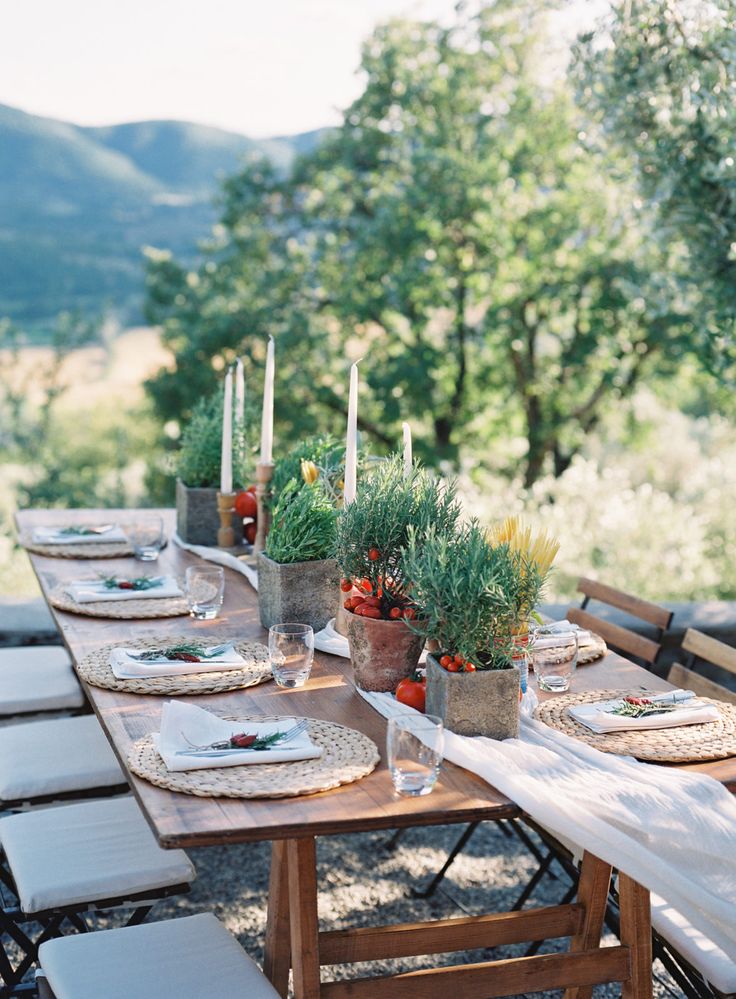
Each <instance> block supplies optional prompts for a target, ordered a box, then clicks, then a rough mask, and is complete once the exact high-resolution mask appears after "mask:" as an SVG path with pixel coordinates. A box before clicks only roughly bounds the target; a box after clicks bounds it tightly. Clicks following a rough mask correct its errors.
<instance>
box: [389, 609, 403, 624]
mask: <svg viewBox="0 0 736 999" xmlns="http://www.w3.org/2000/svg"><path fill="white" fill-rule="evenodd" d="M388 616H389V617H390V618H391V620H392V621H397V620H398V619H399V618H400V617H401V608H400V607H392V608H391V610H390V611H389V612H388Z"/></svg>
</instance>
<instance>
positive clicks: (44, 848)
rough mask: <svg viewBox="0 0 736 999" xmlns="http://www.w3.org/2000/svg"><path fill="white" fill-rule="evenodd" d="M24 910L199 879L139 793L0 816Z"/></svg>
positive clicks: (4, 844) (0, 832) (4, 843)
mask: <svg viewBox="0 0 736 999" xmlns="http://www.w3.org/2000/svg"><path fill="white" fill-rule="evenodd" d="M0 844H1V845H2V847H3V849H4V851H5V855H6V858H7V862H8V866H9V867H10V870H11V871H12V873H13V877H14V879H15V885H16V889H17V891H18V897H19V899H20V906H21V909H22V910H23V912H26V913H32V912H41V911H43V910H45V909H53V908H57V907H62V906H68V905H77V904H78V903H81V902H92V901H97V900H100V899H106V898H117V897H120V896H127V895H132V894H137V893H140V892H146V891H149V890H153V891H155V890H156V889H159V888H163V887H166V886H169V885H176V884H182V883H184V882H189V881H191V880H193V878H194V876H195V872H194V868H193V867H192V865H191V863H190V862H189V858H188V857H187V855H186V854H185V853H184V851H183V850H162V849H161V847H160V846H159V845H158V844H157V842H156V840H155V839H154V836H153V833H152V832H151V830H150V829H149V827H148V824H147V823H146V820H145V819H144V818H143V814H142V813H141V810H140V808H139V807H138V805H137V804H136V802H135V800H134V799H133V798H108V799H105V800H102V801H83V802H79V803H77V804H73V805H63V806H61V807H58V808H40V809H36V810H35V811H32V812H23V813H21V814H18V815H8V816H6V817H5V818H0Z"/></svg>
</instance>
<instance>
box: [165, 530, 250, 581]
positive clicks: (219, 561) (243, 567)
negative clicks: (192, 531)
mask: <svg viewBox="0 0 736 999" xmlns="http://www.w3.org/2000/svg"><path fill="white" fill-rule="evenodd" d="M174 544H175V545H178V546H179V547H180V548H183V549H184V551H185V552H191V553H192V554H193V555H198V556H199V557H200V558H203V559H204V560H205V561H206V562H214V563H216V565H224V566H226V567H227V568H228V569H235V571H236V572H239V573H241V574H242V575H243V576H245V578H246V579H247V580H248V582H249V583H250V585H251V586H252V587H253V589H254V590H256V591H257V590H258V570H257V569H255V568H254V567H253V566H252V565H248V563H247V562H244V561H243V559H242V558H240V557H238V556H237V555H231V554H230V552H224V551H223V550H222V549H221V548H208V547H207V546H206V545H190V544H189V543H188V542H187V541H182V539H181V538H180V537H179V535H178V534H174Z"/></svg>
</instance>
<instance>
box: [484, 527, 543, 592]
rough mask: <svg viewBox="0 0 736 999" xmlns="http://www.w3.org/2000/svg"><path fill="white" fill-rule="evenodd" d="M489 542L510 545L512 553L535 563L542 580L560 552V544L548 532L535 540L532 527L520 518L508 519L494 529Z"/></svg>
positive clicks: (541, 532)
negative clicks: (516, 553)
mask: <svg viewBox="0 0 736 999" xmlns="http://www.w3.org/2000/svg"><path fill="white" fill-rule="evenodd" d="M489 540H490V541H491V543H492V544H494V545H504V544H506V545H508V546H509V548H510V549H511V551H513V552H518V553H519V554H520V555H522V556H523V558H524V561H525V562H527V563H534V565H535V566H536V567H537V571H538V573H539V575H540V576H541V577H542V578H544V577H545V576H546V575H547V573H548V572H549V570H550V568H551V567H552V563H553V562H554V560H555V556H556V555H557V552H558V551H559V550H560V542H559V541H558V540H557V538H554V537H552V535H550V534H547V532H546V531H540V532H539V534H538V535H537V537H536V538H533V537H532V529H531V527H527V526H525V525H524V524H523V523H522V521H521V519H520V518H519V517H507V518H506V520H504V521H503V523H502V524H498V525H497V526H496V527H492V528H491V529H490V531H489Z"/></svg>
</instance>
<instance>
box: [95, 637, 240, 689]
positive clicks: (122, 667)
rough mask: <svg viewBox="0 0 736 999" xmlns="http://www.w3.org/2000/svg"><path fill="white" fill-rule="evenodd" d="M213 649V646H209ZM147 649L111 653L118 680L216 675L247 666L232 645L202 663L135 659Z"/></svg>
mask: <svg viewBox="0 0 736 999" xmlns="http://www.w3.org/2000/svg"><path fill="white" fill-rule="evenodd" d="M207 648H213V646H207ZM145 651H146V650H145V649H122V648H121V649H113V650H112V652H111V653H110V667H111V668H112V671H113V673H114V674H115V676H116V677H117V678H118V680H134V679H137V678H138V677H142V676H144V677H145V676H147V677H155V676H182V675H187V674H190V673H216V672H221V671H225V670H230V669H240V668H241V667H243V666H245V659H243V657H242V656H241V655H240V653H239V652H236V651H235V649H234V648H233V646H232V645H228V647H227V648H226V649H225V650H224V651H223V652H221V653H220V654H219V655H218V656H214V657H213V658H212V659H207V660H206V661H205V662H201V663H185V662H181V661H180V660H177V659H165V658H163V657H162V658H161V659H160V660H154V661H153V662H151V661H150V660H149V661H145V660H144V661H140V660H138V659H133V658H132V657H133V656H135V655H140V654H141V652H145Z"/></svg>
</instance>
